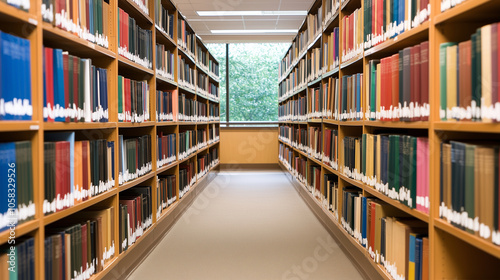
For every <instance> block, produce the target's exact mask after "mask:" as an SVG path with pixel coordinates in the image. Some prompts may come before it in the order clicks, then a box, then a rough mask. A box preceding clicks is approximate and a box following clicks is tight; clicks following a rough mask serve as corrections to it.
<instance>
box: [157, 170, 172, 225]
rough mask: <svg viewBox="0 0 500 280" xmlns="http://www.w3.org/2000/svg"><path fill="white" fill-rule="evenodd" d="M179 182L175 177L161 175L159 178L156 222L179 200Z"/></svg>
mask: <svg viewBox="0 0 500 280" xmlns="http://www.w3.org/2000/svg"><path fill="white" fill-rule="evenodd" d="M176 192H177V180H176V176H175V174H174V175H160V176H158V183H157V189H156V205H157V207H158V209H157V210H156V220H157V221H158V220H159V219H160V217H161V214H162V212H163V210H165V209H167V207H168V206H170V205H172V203H174V202H175V201H176V200H177V193H176Z"/></svg>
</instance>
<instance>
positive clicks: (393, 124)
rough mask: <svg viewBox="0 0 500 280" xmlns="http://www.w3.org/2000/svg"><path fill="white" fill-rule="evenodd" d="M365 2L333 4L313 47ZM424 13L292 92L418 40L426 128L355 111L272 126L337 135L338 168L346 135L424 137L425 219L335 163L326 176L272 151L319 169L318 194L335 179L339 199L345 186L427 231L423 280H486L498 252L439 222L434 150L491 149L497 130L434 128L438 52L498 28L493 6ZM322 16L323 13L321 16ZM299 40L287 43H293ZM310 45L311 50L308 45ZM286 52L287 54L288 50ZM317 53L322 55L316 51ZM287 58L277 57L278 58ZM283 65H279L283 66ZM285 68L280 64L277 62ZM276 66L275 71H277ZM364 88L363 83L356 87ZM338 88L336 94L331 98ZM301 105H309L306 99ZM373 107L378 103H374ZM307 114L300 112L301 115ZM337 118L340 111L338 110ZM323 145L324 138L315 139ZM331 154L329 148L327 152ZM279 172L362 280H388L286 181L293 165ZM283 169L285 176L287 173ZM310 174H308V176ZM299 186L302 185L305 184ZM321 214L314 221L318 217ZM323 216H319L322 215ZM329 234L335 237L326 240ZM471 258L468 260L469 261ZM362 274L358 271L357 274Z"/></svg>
mask: <svg viewBox="0 0 500 280" xmlns="http://www.w3.org/2000/svg"><path fill="white" fill-rule="evenodd" d="M325 3H326V1H325V0H316V1H315V2H314V4H313V5H312V6H311V7H313V8H316V7H318V5H321V4H322V5H323V6H325ZM364 3H365V1H363V0H343V1H342V0H341V1H340V6H339V8H338V10H336V11H333V12H332V15H333V16H332V18H330V19H328V20H327V21H326V22H323V37H322V39H321V40H320V41H321V42H320V43H321V44H323V43H324V42H325V41H324V40H325V36H326V35H329V34H330V33H331V30H332V29H333V28H335V27H339V29H340V30H342V29H343V28H344V26H343V22H342V18H343V17H344V16H346V15H350V14H351V13H352V12H353V11H354V10H355V9H357V8H361V10H363V8H364ZM430 6H431V13H430V16H429V19H428V20H427V21H424V22H422V23H421V24H419V25H417V26H414V27H413V28H411V29H409V30H406V31H404V32H403V33H400V34H399V35H397V36H395V37H393V38H386V39H385V40H384V41H382V42H380V43H378V44H376V45H375V46H372V47H370V48H364V49H363V52H362V53H361V54H359V55H357V56H354V57H352V58H350V59H349V60H347V61H342V49H341V50H339V67H337V68H334V69H328V68H329V67H330V65H327V66H326V67H325V68H326V69H328V70H330V71H329V72H327V71H323V72H322V74H321V75H320V76H319V77H316V78H315V79H314V80H313V81H306V84H307V86H306V88H305V89H303V88H301V89H299V90H300V92H301V91H304V90H305V93H302V94H301V96H304V95H305V96H306V97H309V94H310V91H309V89H311V88H317V87H318V80H320V81H322V82H321V84H319V86H322V85H324V84H325V83H326V82H327V81H328V78H329V77H335V78H338V79H339V81H342V77H343V76H346V75H353V74H355V73H363V74H364V76H365V77H366V75H367V74H368V73H367V71H368V69H367V65H368V62H369V61H370V60H372V59H381V58H385V57H389V56H391V55H393V54H397V53H398V52H399V51H400V50H402V49H404V48H407V47H411V46H414V45H417V44H419V43H421V42H424V41H429V105H430V116H429V120H428V121H415V122H405V121H373V120H370V119H366V116H365V112H364V111H363V118H362V120H356V121H353V120H347V121H339V120H336V119H332V118H326V117H322V118H319V119H318V118H315V119H314V120H311V119H309V120H308V121H307V122H306V123H303V122H296V121H280V122H279V123H280V126H288V127H294V128H298V127H299V126H298V124H301V126H300V128H306V129H309V128H310V127H317V125H318V123H319V124H321V128H322V130H323V131H324V129H325V128H328V129H335V130H337V131H338V140H337V142H338V143H339V144H338V149H339V150H338V152H337V154H338V157H339V158H338V161H340V159H341V157H342V156H343V153H344V152H343V151H342V150H340V143H341V142H342V141H343V139H344V138H345V137H347V136H350V137H353V136H354V137H361V135H362V134H363V133H374V132H375V134H381V133H388V134H404V135H412V136H425V137H428V140H429V172H430V173H429V180H430V182H429V192H430V193H429V199H430V209H429V214H426V213H423V212H421V211H418V210H416V209H412V208H410V207H408V206H407V205H406V204H404V203H402V202H400V201H399V200H395V199H392V198H390V197H388V196H386V195H385V194H384V193H382V192H379V191H378V190H377V189H375V188H374V187H372V186H369V185H368V184H365V183H363V182H362V181H359V180H354V179H352V178H349V177H347V176H346V175H345V174H344V173H343V172H342V170H343V169H342V168H343V162H338V165H339V168H338V169H334V168H332V167H331V166H330V165H329V164H327V163H326V162H324V161H323V160H318V159H317V158H314V157H313V156H312V155H310V154H308V153H305V152H303V151H302V150H299V149H298V148H294V145H292V144H291V142H288V141H284V140H281V139H280V140H279V141H278V142H279V145H283V147H286V148H288V149H289V150H290V151H292V153H291V157H292V159H293V158H295V157H299V158H301V159H306V160H307V166H308V167H307V168H310V167H309V166H310V164H314V165H320V167H321V183H320V185H321V188H322V189H323V188H324V178H323V174H333V175H336V176H338V184H339V196H340V192H341V189H343V188H344V187H346V186H354V187H356V188H358V189H359V190H360V191H362V194H363V196H366V197H375V198H377V199H379V200H381V201H384V202H385V203H387V204H389V205H390V206H392V207H393V208H396V209H398V210H399V211H401V212H402V213H405V214H406V215H409V216H410V217H413V218H414V219H417V220H420V221H422V222H424V223H425V224H427V226H428V236H429V246H430V247H429V249H430V251H429V263H430V267H429V269H430V271H429V273H430V274H429V279H450V278H458V279H468V278H484V279H487V278H491V277H494V276H492V275H495V273H497V271H498V270H497V269H496V268H497V267H498V265H500V246H498V245H495V244H493V243H492V242H491V240H486V239H484V238H481V237H480V236H479V235H478V234H471V233H469V232H467V231H465V230H462V229H460V228H457V227H455V226H453V225H452V224H451V223H449V222H448V221H446V220H445V219H441V218H440V217H439V215H440V214H439V205H440V174H439V172H440V171H439V170H440V144H441V141H449V140H454V139H457V140H463V139H468V140H490V141H496V142H498V139H499V138H500V124H498V123H495V122H492V123H485V122H472V121H454V120H448V121H442V120H441V119H440V116H439V104H440V96H439V92H440V89H439V83H440V82H439V73H440V72H439V45H440V44H441V43H444V42H448V41H456V42H462V41H465V40H467V39H470V35H471V34H472V32H474V31H475V30H476V28H479V27H481V26H484V25H486V24H489V23H494V22H499V21H500V2H499V1H495V0H477V1H476V0H466V1H463V2H462V3H460V4H457V5H456V6H455V7H452V8H450V9H448V10H445V11H444V12H441V0H430ZM325 9H326V8H324V9H323V11H324V14H326V12H325ZM309 14H315V10H314V9H312V10H310V11H309ZM306 28H307V22H304V23H302V26H301V27H300V28H299V32H301V31H303V30H304V29H306ZM298 38H299V37H298V36H297V37H295V38H294V39H293V40H294V42H297V40H299V39H298ZM339 41H340V42H339V46H337V47H340V48H342V43H343V42H342V38H341V36H339ZM314 44H318V42H317V41H316V40H315V41H314ZM307 45H308V49H307V51H305V52H300V50H298V58H295V59H294V60H292V61H291V65H288V63H290V60H286V66H287V67H286V69H280V71H281V72H280V74H281V75H280V77H279V79H278V82H279V83H281V82H283V81H285V80H286V79H287V77H288V76H289V75H290V73H292V72H293V71H294V70H295V69H297V68H298V63H299V61H300V59H301V58H302V57H308V56H309V54H310V53H311V47H312V46H313V44H307ZM292 48H293V46H291V47H290V50H292V51H293V50H294V49H292ZM323 51H324V50H323ZM287 55H288V52H287V54H285V56H287ZM283 61H285V60H283ZM283 63H285V62H283ZM280 66H282V65H280ZM363 83H364V82H363ZM299 90H297V89H295V90H291V91H290V92H289V94H288V95H285V96H286V97H284V98H279V100H280V102H279V104H280V105H283V104H285V103H286V102H287V101H289V100H297V94H298V93H299ZM340 90H341V87H340V88H339V91H340ZM361 96H362V103H361V107H362V108H363V110H366V103H365V102H366V100H365V96H366V87H365V84H363V88H362V92H361ZM306 100H309V99H308V98H306ZM377 102H378V101H377ZM307 110H308V109H306V113H308V112H307ZM338 111H339V112H340V108H338ZM321 141H322V143H323V144H324V139H321ZM332 148H333V147H332ZM279 162H280V165H281V166H282V169H284V170H285V171H288V172H289V176H288V177H289V178H292V180H293V182H294V184H296V185H299V186H300V187H299V188H298V189H300V192H301V194H302V193H304V195H303V197H304V198H305V199H306V198H307V199H306V201H309V200H311V201H314V202H315V203H309V202H308V204H309V205H310V206H311V208H312V209H313V211H314V212H315V213H316V214H317V216H318V217H319V218H320V220H322V222H323V223H324V224H325V226H326V227H327V228H334V229H336V230H334V232H335V231H340V232H341V233H342V234H341V235H338V234H337V237H339V236H340V237H339V240H343V241H345V242H342V244H343V245H344V248H345V249H346V250H347V251H348V252H350V253H351V256H352V257H353V260H354V261H355V262H357V261H358V260H356V258H358V257H359V256H362V257H363V258H366V259H368V260H369V262H368V263H370V265H367V267H369V268H366V270H367V271H370V269H373V270H374V271H376V274H377V275H373V274H369V273H368V274H369V275H370V276H369V277H370V278H372V277H373V278H377V279H393V277H392V276H391V275H390V273H388V272H387V271H386V268H385V267H383V266H382V265H380V264H377V263H375V262H374V261H372V260H371V258H372V257H371V256H370V254H369V253H368V251H367V249H366V248H364V247H363V246H360V245H359V242H358V241H357V240H356V239H354V238H353V237H352V236H351V235H350V234H349V233H348V232H347V231H346V230H345V229H344V228H343V227H342V225H341V222H340V217H339V218H338V219H335V216H334V213H333V212H331V211H329V210H327V209H325V208H324V206H323V204H322V202H320V201H319V200H318V199H316V197H315V195H314V194H313V193H311V192H310V190H309V188H308V187H306V186H305V185H304V184H303V183H301V182H300V181H299V179H298V178H295V177H294V173H296V171H295V170H294V169H293V168H294V165H295V163H292V162H290V163H288V162H285V161H283V160H282V159H279ZM290 166H291V168H292V169H291V170H289V168H290ZM308 172H310V170H309V171H308ZM306 180H307V179H306ZM342 200H343V198H342V197H339V201H338V203H339V204H341V202H342ZM318 213H322V214H318ZM341 213H342V209H341V205H340V206H339V213H338V215H339V216H340V215H341ZM323 215H325V216H323ZM334 235H335V234H334ZM471 259H474V260H473V261H472V260H471ZM362 269H363V268H362Z"/></svg>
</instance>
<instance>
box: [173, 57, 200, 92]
mask: <svg viewBox="0 0 500 280" xmlns="http://www.w3.org/2000/svg"><path fill="white" fill-rule="evenodd" d="M178 70H179V72H178V74H177V75H178V81H179V85H180V86H183V87H187V88H189V89H191V90H193V91H194V90H196V88H195V75H196V70H195V69H194V66H191V65H190V64H189V63H187V61H186V59H185V58H183V57H182V56H181V55H179V69H178Z"/></svg>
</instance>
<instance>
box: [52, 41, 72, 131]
mask: <svg viewBox="0 0 500 280" xmlns="http://www.w3.org/2000/svg"><path fill="white" fill-rule="evenodd" d="M53 52H54V106H55V108H56V110H62V109H65V108H66V100H65V98H64V69H63V57H62V50H61V49H54V50H53ZM68 101H69V100H68ZM54 120H55V121H56V122H64V121H65V120H66V118H65V117H63V116H57V117H56V118H55V119H54Z"/></svg>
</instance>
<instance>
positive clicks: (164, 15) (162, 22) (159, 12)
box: [146, 0, 175, 39]
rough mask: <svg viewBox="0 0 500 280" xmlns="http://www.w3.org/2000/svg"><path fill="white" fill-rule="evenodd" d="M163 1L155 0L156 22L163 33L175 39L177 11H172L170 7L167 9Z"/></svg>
mask: <svg viewBox="0 0 500 280" xmlns="http://www.w3.org/2000/svg"><path fill="white" fill-rule="evenodd" d="M161 2H162V1H161V0H155V24H156V26H157V27H158V28H159V29H160V30H161V31H163V33H165V34H167V35H168V36H169V37H170V38H171V39H173V38H174V17H175V12H174V13H172V12H171V11H169V10H168V9H165V7H163V5H162V4H161ZM146 7H147V5H146Z"/></svg>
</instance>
